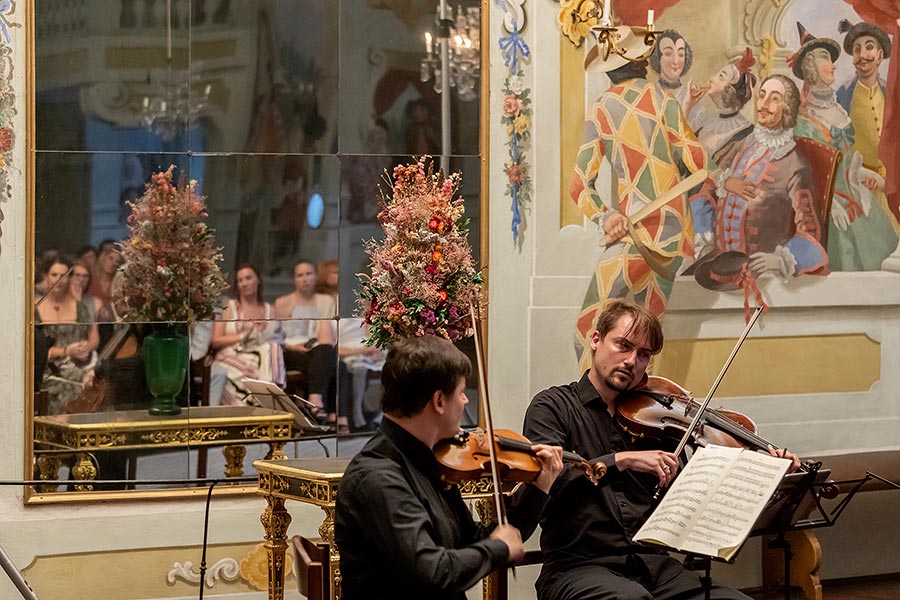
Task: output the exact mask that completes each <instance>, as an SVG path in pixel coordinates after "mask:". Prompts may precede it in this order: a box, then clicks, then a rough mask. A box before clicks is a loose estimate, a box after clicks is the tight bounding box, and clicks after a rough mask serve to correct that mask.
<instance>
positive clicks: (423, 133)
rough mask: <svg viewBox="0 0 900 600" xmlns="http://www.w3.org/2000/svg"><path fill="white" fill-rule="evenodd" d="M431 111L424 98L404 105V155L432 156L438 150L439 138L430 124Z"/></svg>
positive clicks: (431, 119) (431, 123)
mask: <svg viewBox="0 0 900 600" xmlns="http://www.w3.org/2000/svg"><path fill="white" fill-rule="evenodd" d="M432 121H433V118H432V114H431V109H430V108H429V107H428V103H427V102H425V99H424V98H417V99H416V100H410V101H409V102H408V103H407V104H406V132H405V138H406V153H407V154H411V155H414V156H421V155H424V154H433V153H434V152H436V151H437V150H438V149H439V148H440V136H439V135H438V132H437V130H436V129H435V127H434V123H433V122H432Z"/></svg>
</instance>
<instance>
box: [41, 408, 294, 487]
mask: <svg viewBox="0 0 900 600" xmlns="http://www.w3.org/2000/svg"><path fill="white" fill-rule="evenodd" d="M293 419H294V417H293V415H291V414H290V413H287V412H282V411H278V410H272V409H268V408H258V407H254V406H199V407H192V408H187V409H185V410H183V411H182V412H181V414H179V415H174V416H155V415H151V414H149V413H148V412H147V411H146V410H122V411H113V412H98V413H83V414H70V415H51V416H43V417H35V418H34V442H35V445H36V446H37V447H38V448H43V449H55V450H68V451H71V452H72V453H73V454H75V457H76V460H75V466H74V467H73V468H72V472H73V474H74V476H75V479H76V480H78V481H82V482H83V483H77V484H76V485H75V489H76V490H78V491H89V490H92V489H93V485H92V484H91V483H90V481H91V480H93V479H96V478H97V469H96V467H94V464H93V462H92V461H91V460H90V454H91V453H92V452H97V451H104V452H106V451H118V450H171V449H173V448H187V447H191V448H195V447H199V446H223V448H222V454H223V455H224V456H225V465H226V466H225V474H226V475H227V476H228V477H240V476H241V475H243V472H244V467H243V462H244V456H246V454H247V449H246V447H245V445H246V444H249V443H254V442H265V443H268V444H269V455H268V456H269V457H271V459H273V460H283V459H284V458H285V455H284V445H285V443H287V441H288V440H289V439H291V424H292V423H293ZM60 464H61V460H60V458H59V457H58V455H48V456H40V457H38V459H37V467H38V471H39V474H40V478H41V479H44V480H54V479H57V473H58V472H59V467H60ZM48 487H49V486H48ZM42 491H45V492H52V491H54V489H44V490H42Z"/></svg>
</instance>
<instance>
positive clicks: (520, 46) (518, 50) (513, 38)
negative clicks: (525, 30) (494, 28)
mask: <svg viewBox="0 0 900 600" xmlns="http://www.w3.org/2000/svg"><path fill="white" fill-rule="evenodd" d="M500 52H501V53H502V54H503V65H504V66H505V67H509V66H510V64H511V65H512V67H511V69H510V70H511V71H512V72H513V73H516V72H518V70H519V68H518V67H519V55H521V56H522V58H528V57H530V56H531V50H530V49H529V48H528V44H526V43H525V40H524V39H523V38H522V37H520V36H519V25H518V24H517V23H516V21H515V19H513V30H512V33H510V34H509V35H507V36H504V37H502V38H500Z"/></svg>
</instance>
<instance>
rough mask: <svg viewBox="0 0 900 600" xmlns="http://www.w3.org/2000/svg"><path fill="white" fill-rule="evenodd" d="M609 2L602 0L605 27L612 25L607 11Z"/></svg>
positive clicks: (608, 0)
mask: <svg viewBox="0 0 900 600" xmlns="http://www.w3.org/2000/svg"><path fill="white" fill-rule="evenodd" d="M609 4H610V0H603V24H604V25H606V26H607V27H609V26H610V25H612V19H611V18H610V15H609V11H610V7H609Z"/></svg>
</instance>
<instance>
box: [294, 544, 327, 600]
mask: <svg viewBox="0 0 900 600" xmlns="http://www.w3.org/2000/svg"><path fill="white" fill-rule="evenodd" d="M291 553H292V554H293V557H294V576H295V577H296V578H297V589H299V590H300V595H302V596H303V597H304V598H309V600H331V549H330V548H329V546H328V543H327V542H323V541H321V540H317V541H314V540H310V539H308V538H305V537H303V536H300V535H295V536H294V537H292V538H291Z"/></svg>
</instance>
